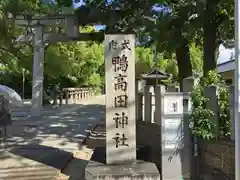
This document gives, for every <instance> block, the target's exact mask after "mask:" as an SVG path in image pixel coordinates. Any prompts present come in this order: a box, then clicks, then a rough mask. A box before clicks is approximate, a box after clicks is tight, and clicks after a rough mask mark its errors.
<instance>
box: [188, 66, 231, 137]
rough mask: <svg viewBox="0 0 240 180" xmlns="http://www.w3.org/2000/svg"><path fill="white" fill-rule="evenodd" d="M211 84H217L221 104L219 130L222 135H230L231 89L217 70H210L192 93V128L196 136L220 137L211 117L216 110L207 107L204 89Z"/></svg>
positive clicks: (219, 103)
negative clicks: (229, 100)
mask: <svg viewBox="0 0 240 180" xmlns="http://www.w3.org/2000/svg"><path fill="white" fill-rule="evenodd" d="M209 85H215V86H217V91H218V93H217V97H218V105H219V111H218V113H219V114H218V115H219V130H220V136H221V137H229V135H230V112H229V108H228V106H229V102H228V99H229V91H228V87H227V86H226V84H225V82H224V81H222V80H221V76H220V75H219V74H217V73H216V72H215V71H210V72H209V74H208V76H207V77H204V78H201V79H200V81H199V83H198V84H197V85H196V86H195V87H194V89H193V92H192V93H191V103H192V109H191V112H190V128H191V130H192V133H193V135H194V136H196V137H200V138H203V139H208V140H209V139H214V138H218V137H217V136H216V134H215V133H213V132H214V131H213V129H214V128H215V126H216V125H215V124H214V123H213V122H212V121H211V120H210V119H209V117H210V116H212V115H214V113H216V112H212V111H211V110H210V109H208V108H207V107H206V102H207V100H208V99H207V98H205V97H204V89H205V88H206V87H207V86H209Z"/></svg>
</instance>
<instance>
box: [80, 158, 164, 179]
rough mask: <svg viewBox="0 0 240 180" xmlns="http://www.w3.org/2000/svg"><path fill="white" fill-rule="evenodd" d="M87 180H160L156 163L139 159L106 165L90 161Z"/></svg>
mask: <svg viewBox="0 0 240 180" xmlns="http://www.w3.org/2000/svg"><path fill="white" fill-rule="evenodd" d="M85 179H86V180H160V174H159V172H158V169H157V167H156V165H155V164H154V163H150V162H143V161H138V162H136V163H135V164H119V165H106V164H102V163H99V162H96V161H90V162H89V163H88V165H87V167H86V170H85Z"/></svg>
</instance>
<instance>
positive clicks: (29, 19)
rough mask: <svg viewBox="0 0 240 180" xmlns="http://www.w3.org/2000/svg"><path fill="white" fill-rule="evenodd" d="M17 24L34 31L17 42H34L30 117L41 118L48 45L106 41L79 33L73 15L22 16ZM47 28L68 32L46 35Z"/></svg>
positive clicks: (17, 19)
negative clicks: (45, 56) (45, 57)
mask: <svg viewBox="0 0 240 180" xmlns="http://www.w3.org/2000/svg"><path fill="white" fill-rule="evenodd" d="M85 21H86V20H85ZM85 21H84V22H85ZM93 21H95V22H96V17H94V20H93ZM93 21H90V22H93ZM15 23H16V24H17V25H20V26H25V27H30V28H31V29H33V31H32V32H31V33H27V35H21V36H19V37H18V38H17V40H16V41H17V42H21V43H27V42H32V46H33V51H34V59H33V78H32V108H31V111H30V117H35V118H41V111H42V97H43V77H44V76H43V72H44V53H45V47H46V44H50V43H56V42H64V41H87V40H100V41H101V40H103V39H104V33H103V32H94V33H79V23H78V22H77V20H76V16H74V15H72V14H70V15H58V16H41V17H40V16H29V15H25V16H24V15H22V16H17V17H16V18H15ZM91 24H94V23H91ZM46 26H55V27H61V28H65V29H66V31H65V33H52V32H50V33H45V32H44V27H46Z"/></svg>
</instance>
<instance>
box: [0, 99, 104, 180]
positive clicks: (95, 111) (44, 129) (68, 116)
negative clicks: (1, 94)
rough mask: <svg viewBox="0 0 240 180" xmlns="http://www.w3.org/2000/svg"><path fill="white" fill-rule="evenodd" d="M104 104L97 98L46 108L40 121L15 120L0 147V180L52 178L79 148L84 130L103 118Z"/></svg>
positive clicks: (45, 179) (42, 179)
mask: <svg viewBox="0 0 240 180" xmlns="http://www.w3.org/2000/svg"><path fill="white" fill-rule="evenodd" d="M104 104H105V102H104V97H103V96H98V97H96V98H93V99H92V100H88V101H85V102H83V103H81V104H77V105H65V106H63V107H61V108H55V109H52V108H51V109H50V110H51V111H49V110H48V109H46V110H45V111H44V113H43V119H42V120H34V119H32V120H24V119H23V118H16V119H15V120H14V122H13V125H12V126H10V127H9V128H8V138H7V141H6V143H4V144H2V145H1V146H0V180H15V179H18V180H22V179H23V180H33V179H34V180H38V179H39V180H52V179H54V177H55V176H57V174H58V173H59V171H60V170H61V169H62V168H64V167H65V166H66V165H67V164H68V163H69V161H70V160H71V159H72V153H73V152H75V151H77V150H78V149H79V148H80V145H81V142H82V140H83V139H84V137H85V135H86V130H87V129H89V127H91V126H93V125H95V124H96V123H98V122H99V121H100V120H103V119H104V115H105V113H104ZM38 177H39V178H38Z"/></svg>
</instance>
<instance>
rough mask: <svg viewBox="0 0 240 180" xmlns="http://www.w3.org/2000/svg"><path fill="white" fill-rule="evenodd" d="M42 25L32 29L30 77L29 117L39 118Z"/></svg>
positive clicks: (42, 64) (43, 46) (41, 74)
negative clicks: (31, 72) (31, 66)
mask: <svg viewBox="0 0 240 180" xmlns="http://www.w3.org/2000/svg"><path fill="white" fill-rule="evenodd" d="M43 29H44V27H43V26H42V25H37V26H36V27H35V28H34V31H35V32H34V36H33V37H34V38H33V54H34V56H33V77H32V101H31V102H32V108H31V110H30V117H41V111H42V99H43V79H44V76H43V72H44V54H45V43H44V42H43Z"/></svg>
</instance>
